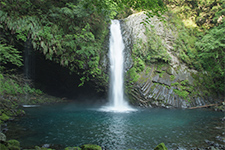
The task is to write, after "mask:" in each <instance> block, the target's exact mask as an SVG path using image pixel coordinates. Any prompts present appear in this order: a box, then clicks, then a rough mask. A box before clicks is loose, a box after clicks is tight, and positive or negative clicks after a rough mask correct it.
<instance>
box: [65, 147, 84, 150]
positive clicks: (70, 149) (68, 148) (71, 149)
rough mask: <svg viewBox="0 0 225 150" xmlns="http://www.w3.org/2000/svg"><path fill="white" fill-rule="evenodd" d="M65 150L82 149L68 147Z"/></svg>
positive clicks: (79, 149)
mask: <svg viewBox="0 0 225 150" xmlns="http://www.w3.org/2000/svg"><path fill="white" fill-rule="evenodd" d="M65 150H81V148H80V147H67V148H65Z"/></svg>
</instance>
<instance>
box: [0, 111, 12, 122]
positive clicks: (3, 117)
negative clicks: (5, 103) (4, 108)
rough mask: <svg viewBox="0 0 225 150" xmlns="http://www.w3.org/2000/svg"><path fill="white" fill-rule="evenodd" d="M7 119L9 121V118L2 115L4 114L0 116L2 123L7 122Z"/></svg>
mask: <svg viewBox="0 0 225 150" xmlns="http://www.w3.org/2000/svg"><path fill="white" fill-rule="evenodd" d="M9 119H10V117H9V116H7V115H6V114H4V113H3V114H2V115H1V116H0V120H2V121H7V120H9Z"/></svg>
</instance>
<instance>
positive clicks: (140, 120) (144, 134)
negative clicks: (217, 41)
mask: <svg viewBox="0 0 225 150" xmlns="http://www.w3.org/2000/svg"><path fill="white" fill-rule="evenodd" d="M26 112H27V116H26V117H24V118H22V119H21V120H20V121H15V122H12V123H11V124H9V128H12V129H11V130H9V131H13V132H12V133H10V132H8V133H7V137H8V138H9V139H10V138H11V137H12V138H17V139H19V140H20V141H21V145H22V146H23V147H29V146H33V145H43V144H60V145H62V146H63V147H66V146H81V145H82V144H86V143H92V144H98V145H100V146H102V147H104V148H105V149H110V150H111V149H129V148H130V149H153V148H154V147H155V146H156V145H157V144H159V143H161V142H164V143H165V144H166V146H167V147H168V148H169V149H173V148H174V147H178V146H179V147H183V148H186V149H188V148H189V147H195V146H199V145H204V144H205V139H208V140H211V141H215V137H216V136H218V135H220V134H221V133H220V132H221V131H219V130H217V129H215V127H217V126H218V123H219V120H220V118H222V117H223V116H224V114H223V113H219V112H211V111H206V110H167V109H148V110H147V109H146V110H145V109H142V110H138V111H132V112H130V113H113V112H103V111H98V108H91V109H89V108H84V107H80V106H77V105H73V104H65V105H63V104H61V105H56V106H42V107H40V108H27V109H26Z"/></svg>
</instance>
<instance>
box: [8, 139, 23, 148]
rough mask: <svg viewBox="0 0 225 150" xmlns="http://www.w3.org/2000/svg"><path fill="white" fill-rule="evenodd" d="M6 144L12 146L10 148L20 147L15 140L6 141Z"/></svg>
mask: <svg viewBox="0 0 225 150" xmlns="http://www.w3.org/2000/svg"><path fill="white" fill-rule="evenodd" d="M7 143H8V144H9V145H12V146H18V147H20V142H19V141H17V140H8V141H7Z"/></svg>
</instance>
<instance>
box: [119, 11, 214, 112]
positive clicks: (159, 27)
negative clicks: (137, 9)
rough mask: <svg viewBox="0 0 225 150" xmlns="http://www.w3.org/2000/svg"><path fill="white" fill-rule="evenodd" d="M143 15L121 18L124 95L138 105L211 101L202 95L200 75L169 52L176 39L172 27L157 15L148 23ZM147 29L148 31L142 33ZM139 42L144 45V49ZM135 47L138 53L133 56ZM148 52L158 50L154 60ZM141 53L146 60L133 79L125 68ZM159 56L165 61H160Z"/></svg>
mask: <svg viewBox="0 0 225 150" xmlns="http://www.w3.org/2000/svg"><path fill="white" fill-rule="evenodd" d="M145 18H146V15H145V14H144V13H143V12H141V13H137V14H133V15H131V16H129V17H128V18H126V19H123V20H121V28H122V34H123V37H124V43H125V46H126V48H125V52H124V53H125V71H126V72H127V75H126V94H127V96H128V98H129V100H130V102H131V103H132V104H135V105H139V106H142V107H166V108H170V107H178V108H188V107H193V106H201V105H205V104H207V103H212V98H209V96H207V95H206V94H205V93H206V92H205V89H204V85H203V84H201V76H203V75H204V74H203V73H200V72H197V71H196V70H193V69H189V68H188V67H187V65H186V64H185V63H183V62H181V61H180V60H179V58H178V57H177V56H176V54H175V53H174V51H173V49H174V41H175V40H176V39H177V38H178V36H177V33H178V31H177V30H176V27H175V26H173V25H172V24H168V23H164V22H163V21H160V19H159V18H157V17H153V18H150V23H149V24H145ZM166 19H169V18H168V17H167V18H166ZM147 30H148V31H150V34H147V33H146V32H147ZM156 37H158V38H156ZM157 39H158V40H157ZM140 40H141V42H140ZM149 41H152V43H149ZM155 44H156V46H155ZM143 45H147V47H148V48H147V50H148V51H146V48H145V49H144V48H143ZM148 45H150V48H149V46H148ZM145 47H146V46H145ZM135 48H136V49H137V51H139V52H138V53H137V55H136V56H135V57H133V55H135V54H134V53H135V52H134V51H135V50H134V49H135ZM162 50H164V51H162ZM151 51H155V52H158V53H159V54H158V55H156V56H157V57H156V56H154V57H155V60H158V61H151V60H154V59H152V58H151V57H152V56H151ZM161 51H162V52H163V53H162V52H161ZM142 55H143V57H145V58H149V60H150V61H149V62H145V63H144V67H143V69H141V71H138V72H137V78H136V80H135V81H134V80H132V78H131V76H130V75H129V70H130V69H131V68H133V67H134V66H135V61H136V60H135V59H138V58H142V57H141V56H142ZM159 58H160V59H163V60H165V62H167V63H161V61H159V60H160V59H159Z"/></svg>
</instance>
